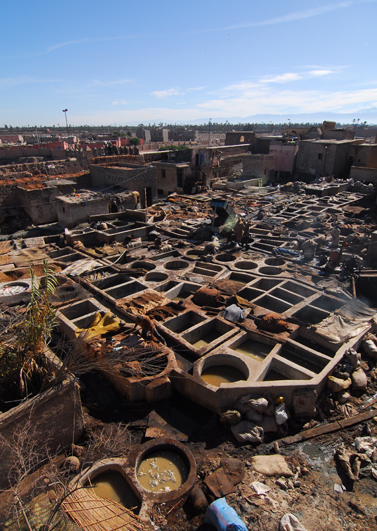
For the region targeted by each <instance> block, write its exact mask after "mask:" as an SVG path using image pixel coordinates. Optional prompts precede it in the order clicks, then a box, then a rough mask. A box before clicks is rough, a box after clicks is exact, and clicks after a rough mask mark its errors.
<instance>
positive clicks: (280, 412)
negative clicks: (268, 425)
mask: <svg viewBox="0 0 377 531" xmlns="http://www.w3.org/2000/svg"><path fill="white" fill-rule="evenodd" d="M275 420H276V423H277V424H278V425H279V426H281V425H282V424H284V422H287V420H288V414H287V412H286V411H285V404H284V402H282V403H281V404H279V405H278V406H276V408H275Z"/></svg>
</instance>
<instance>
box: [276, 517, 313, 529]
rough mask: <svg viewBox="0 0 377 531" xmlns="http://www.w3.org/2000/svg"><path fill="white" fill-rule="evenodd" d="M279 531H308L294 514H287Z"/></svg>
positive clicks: (281, 521) (281, 522)
mask: <svg viewBox="0 0 377 531" xmlns="http://www.w3.org/2000/svg"><path fill="white" fill-rule="evenodd" d="M279 531H307V530H306V529H305V527H304V526H303V525H301V524H300V522H299V520H298V519H297V518H296V517H295V516H294V515H293V514H289V513H288V514H285V515H284V516H283V518H282V519H281V520H280V527H279Z"/></svg>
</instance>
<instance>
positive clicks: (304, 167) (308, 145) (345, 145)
mask: <svg viewBox="0 0 377 531" xmlns="http://www.w3.org/2000/svg"><path fill="white" fill-rule="evenodd" d="M360 143H362V140H322V139H320V140H301V141H300V144H299V151H298V155H297V169H296V175H297V177H298V178H305V175H307V176H308V177H310V178H311V179H313V178H314V177H326V176H330V175H334V176H336V177H348V175H349V171H350V168H351V165H352V162H353V159H354V152H355V148H356V146H357V144H360Z"/></svg>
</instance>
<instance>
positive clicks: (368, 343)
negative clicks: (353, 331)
mask: <svg viewBox="0 0 377 531" xmlns="http://www.w3.org/2000/svg"><path fill="white" fill-rule="evenodd" d="M362 347H363V349H364V350H365V352H366V353H367V354H368V356H370V357H371V358H374V359H376V358H377V346H376V345H375V343H374V341H372V339H364V341H363V342H362Z"/></svg>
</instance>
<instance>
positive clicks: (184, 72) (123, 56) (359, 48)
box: [0, 0, 377, 126]
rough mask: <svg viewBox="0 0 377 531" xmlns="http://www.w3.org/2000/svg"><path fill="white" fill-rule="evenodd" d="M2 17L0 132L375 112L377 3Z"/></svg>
mask: <svg viewBox="0 0 377 531" xmlns="http://www.w3.org/2000/svg"><path fill="white" fill-rule="evenodd" d="M1 14H2V22H3V24H2V32H1V36H0V44H1V46H0V66H1V72H0V125H1V126H3V125H4V124H8V125H13V126H16V125H28V124H30V125H38V126H39V125H57V124H60V125H63V124H64V115H63V113H62V109H65V108H68V113H67V115H68V121H69V123H70V124H72V125H80V124H89V125H101V124H106V125H107V124H113V125H115V124H117V126H119V125H122V124H137V123H145V124H147V123H149V122H151V123H154V122H156V123H158V122H160V121H161V122H168V123H174V122H177V123H179V122H189V121H191V122H192V121H195V120H209V119H210V118H212V120H213V121H216V120H220V119H221V120H226V119H231V118H232V117H240V118H246V117H248V116H252V115H255V114H279V115H281V117H282V121H286V120H287V118H289V117H290V115H292V116H294V115H296V114H300V113H315V112H323V113H330V112H337V113H349V114H348V116H347V118H348V117H350V118H352V117H354V118H358V113H360V112H361V111H362V110H364V109H370V108H377V61H376V55H377V31H376V23H377V0H344V1H337V0H334V1H331V0H330V1H328V2H325V1H323V0H314V1H313V0H311V1H306V0H289V1H287V2H282V1H281V0H264V1H261V0H238V1H234V2H229V1H223V0H218V1H213V0H202V1H198V0H192V1H191V2H182V1H180V0H176V1H174V2H173V1H164V0H160V1H158V2H157V1H152V0H145V1H144V2H140V1H136V0H135V1H133V2H132V1H130V0H122V1H119V0H112V1H111V2H104V1H98V0H90V1H89V0H78V1H77V0H76V2H73V1H71V0H67V1H66V2H53V1H51V0H49V1H45V0H35V1H34V2H31V1H30V0H29V1H26V0H19V1H17V2H16V1H13V2H10V1H9V2H6V3H5V2H2V7H1ZM364 115H368V112H366V114H365V113H364ZM366 119H367V118H366Z"/></svg>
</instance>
